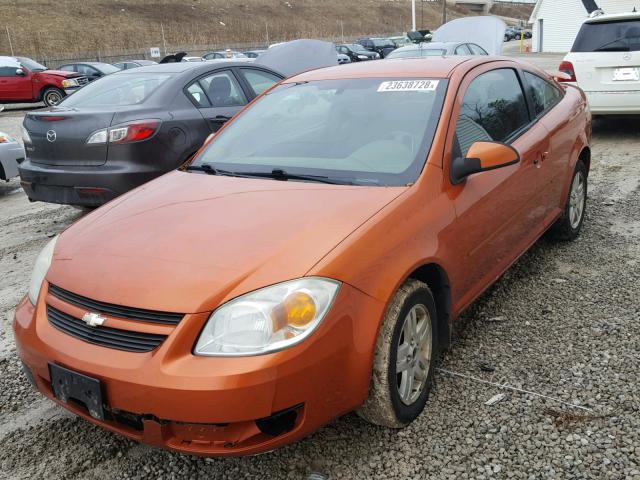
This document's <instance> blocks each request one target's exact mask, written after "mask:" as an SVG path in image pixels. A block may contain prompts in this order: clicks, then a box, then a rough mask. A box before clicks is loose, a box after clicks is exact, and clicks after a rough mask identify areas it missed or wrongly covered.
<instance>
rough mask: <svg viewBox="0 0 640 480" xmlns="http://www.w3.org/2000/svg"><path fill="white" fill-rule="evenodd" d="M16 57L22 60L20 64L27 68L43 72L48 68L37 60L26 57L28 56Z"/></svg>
mask: <svg viewBox="0 0 640 480" xmlns="http://www.w3.org/2000/svg"><path fill="white" fill-rule="evenodd" d="M16 58H17V59H18V61H19V62H20V65H22V66H23V67H25V68H26V69H27V70H30V71H32V72H42V71H44V70H47V67H45V66H44V65H40V64H39V63H38V62H35V61H33V60H31V59H30V58H26V57H16Z"/></svg>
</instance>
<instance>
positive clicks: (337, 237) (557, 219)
mask: <svg viewBox="0 0 640 480" xmlns="http://www.w3.org/2000/svg"><path fill="white" fill-rule="evenodd" d="M232 74H233V73H232ZM590 137H591V115H590V113H589V110H588V106H587V103H586V101H585V96H584V94H583V93H582V91H581V90H579V89H578V88H576V87H573V86H563V85H560V84H558V83H557V82H556V81H555V80H554V79H553V78H552V77H551V76H549V75H548V74H546V73H544V72H542V71H540V70H538V69H537V68H535V67H533V66H531V65H528V64H525V63H519V62H516V61H513V60H509V59H506V58H501V57H487V56H485V57H448V58H447V57H441V58H435V57H430V58H429V59H428V60H424V59H398V60H385V61H378V62H363V63H360V64H353V65H348V66H341V67H330V68H325V69H320V70H315V71H311V72H307V73H303V74H300V75H297V76H295V77H292V78H290V79H288V80H286V81H284V82H283V83H281V84H279V85H277V86H276V87H274V88H272V89H271V90H269V91H267V92H266V93H265V94H264V95H262V96H261V97H259V98H258V99H257V100H256V101H255V102H254V103H253V104H252V105H250V106H249V107H248V108H247V109H245V110H244V111H243V112H241V113H240V114H239V115H238V116H236V117H235V118H234V119H233V120H232V121H230V122H229V123H227V125H226V126H225V128H223V129H221V130H220V131H219V132H218V133H217V134H215V135H214V136H213V137H212V138H210V139H209V140H208V141H207V143H206V144H205V145H204V146H203V148H202V149H201V150H200V152H199V153H198V154H197V155H196V157H195V158H194V160H193V161H192V162H191V163H190V164H189V165H185V166H183V167H181V168H180V169H179V170H177V171H174V172H171V173H169V174H167V175H164V176H162V177H160V178H158V179H156V180H154V181H152V182H150V183H147V184H145V185H143V186H141V187H139V188H137V189H136V190H133V191H131V192H129V193H127V194H125V195H123V196H122V197H119V198H118V199H116V200H114V201H112V202H110V203H108V204H107V205H105V206H104V207H102V208H100V209H98V210H96V211H94V212H92V213H91V214H89V215H87V216H86V217H84V218H83V219H81V220H80V221H78V222H77V223H76V224H74V225H73V226H71V227H70V228H69V229H67V230H66V231H64V232H63V233H62V234H60V235H59V237H56V238H54V239H53V240H52V241H51V242H50V243H49V244H48V245H47V246H46V247H45V248H44V250H43V251H42V252H41V253H40V255H39V257H38V259H37V261H36V265H35V268H34V272H33V276H32V279H31V284H30V286H29V293H28V295H26V296H25V298H24V300H22V302H21V303H20V305H19V306H18V308H17V310H16V314H15V321H14V324H13V326H14V331H15V338H16V342H17V345H18V351H19V354H20V357H21V359H22V361H23V364H24V369H25V372H27V376H28V377H29V379H30V380H31V381H32V382H33V384H34V385H35V387H36V388H37V389H38V390H40V391H41V392H42V393H43V394H44V395H46V396H47V397H49V398H51V399H52V400H54V401H55V402H58V403H59V404H61V405H62V406H64V407H65V408H67V409H69V410H71V411H72V412H74V413H75V414H77V415H79V416H81V417H83V418H85V419H86V420H88V421H90V422H92V423H95V424H97V425H100V426H102V427H104V428H107V429H109V430H112V431H114V432H118V433H120V434H123V435H126V436H128V437H130V438H133V439H136V440H139V441H141V442H145V443H148V444H152V445H155V446H159V447H163V448H168V449H171V450H176V451H180V452H187V453H193V454H199V455H244V454H254V453H259V452H264V451H267V450H272V449H274V448H277V447H279V446H282V445H285V444H287V443H290V442H293V441H296V440H298V439H301V438H303V437H304V436H306V435H308V434H310V433H311V432H313V431H315V430H316V429H318V428H320V427H321V426H322V425H324V424H326V423H327V422H330V421H331V420H332V419H335V418H336V417H339V416H340V415H343V414H345V413H347V412H350V411H357V412H358V414H359V415H360V416H361V417H362V418H364V419H365V420H367V421H369V422H373V423H375V424H379V425H384V426H388V427H392V428H399V427H403V426H405V425H407V424H409V423H410V422H411V421H413V420H414V419H415V418H416V417H418V415H420V413H421V412H422V410H423V409H424V406H425V403H426V401H427V397H428V395H429V388H430V381H431V377H432V375H433V371H434V368H435V362H436V361H437V358H438V354H439V352H440V351H441V350H442V349H443V348H446V347H447V345H448V344H449V339H450V332H451V324H452V322H453V321H454V320H455V319H456V317H458V316H459V314H460V313H461V312H462V311H463V310H464V309H465V308H466V307H468V306H469V304H470V303H471V302H472V301H473V300H474V299H475V298H477V297H478V296H479V295H480V294H481V293H482V292H483V291H484V290H485V289H487V288H488V287H489V286H490V285H491V284H492V282H494V281H495V280H496V279H497V278H498V277H499V276H500V275H501V274H502V273H503V272H504V271H505V270H506V269H507V268H509V266H510V265H511V264H512V263H513V262H514V261H515V260H516V259H517V258H518V257H519V256H520V255H522V254H523V253H524V252H525V251H526V250H527V249H528V248H529V247H530V246H531V245H532V244H533V243H534V242H535V241H536V240H537V239H538V238H539V237H540V236H541V235H542V234H544V233H545V232H547V231H548V232H549V234H550V235H553V236H555V237H556V238H558V239H561V240H570V239H573V238H575V237H576V236H577V235H578V233H579V231H580V228H581V226H582V223H583V219H584V215H585V207H586V198H587V177H588V172H589V163H590V140H591V138H590Z"/></svg>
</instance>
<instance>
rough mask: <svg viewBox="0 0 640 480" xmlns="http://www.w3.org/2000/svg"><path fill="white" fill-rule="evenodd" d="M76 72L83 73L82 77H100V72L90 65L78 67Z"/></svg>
mask: <svg viewBox="0 0 640 480" xmlns="http://www.w3.org/2000/svg"><path fill="white" fill-rule="evenodd" d="M76 72H78V73H81V74H82V75H86V76H88V77H95V76H97V75H99V73H98V71H97V70H96V69H95V68H93V67H90V66H89V65H82V64H80V65H76Z"/></svg>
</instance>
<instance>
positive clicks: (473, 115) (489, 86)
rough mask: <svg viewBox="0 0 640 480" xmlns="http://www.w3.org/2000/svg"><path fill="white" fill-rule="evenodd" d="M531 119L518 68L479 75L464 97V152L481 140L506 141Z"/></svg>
mask: <svg viewBox="0 0 640 480" xmlns="http://www.w3.org/2000/svg"><path fill="white" fill-rule="evenodd" d="M528 123H529V113H528V111H527V104H526V102H525V99H524V93H523V91H522V87H521V86H520V82H519V81H518V77H517V75H516V72H515V70H511V69H506V68H504V69H499V70H492V71H490V72H487V73H483V74H481V75H479V76H478V77H477V78H476V79H475V80H473V81H472V82H471V84H470V85H469V87H468V88H467V91H466V92H465V94H464V98H463V100H462V107H461V109H460V116H459V117H458V124H457V126H456V136H457V139H458V142H459V144H460V153H461V154H462V155H463V156H464V155H466V154H467V152H468V151H469V148H470V147H471V145H473V143H475V142H478V141H496V142H504V141H505V140H507V139H508V138H509V137H510V136H511V135H512V134H513V133H514V132H516V131H517V130H519V129H520V128H522V127H524V126H525V125H527V124H528Z"/></svg>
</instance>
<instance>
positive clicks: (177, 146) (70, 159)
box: [19, 61, 283, 207]
mask: <svg viewBox="0 0 640 480" xmlns="http://www.w3.org/2000/svg"><path fill="white" fill-rule="evenodd" d="M282 78H283V75H281V74H280V73H278V72H276V71H274V70H272V69H269V68H267V67H265V66H260V65H254V64H248V63H240V62H232V61H219V62H206V63H188V62H181V63H168V64H160V65H152V66H147V67H140V68H136V69H132V70H124V71H121V72H118V73H114V74H112V75H109V76H106V77H104V78H101V79H99V80H96V81H95V82H93V83H91V84H89V85H87V86H86V87H84V88H82V89H81V90H79V91H78V92H76V93H74V94H73V95H71V96H69V97H67V98H65V99H64V100H63V101H62V102H61V103H60V104H59V105H58V106H56V107H53V108H51V109H49V110H47V111H40V112H30V113H28V114H27V115H26V117H25V119H24V123H23V129H22V133H23V139H24V145H25V150H26V157H27V158H26V160H25V161H24V162H23V163H22V164H21V165H20V169H19V170H20V178H21V183H22V187H23V188H24V190H25V192H26V193H27V196H28V197H29V199H30V200H39V201H44V202H52V203H64V204H71V205H80V206H87V207H96V206H99V205H102V204H103V203H105V202H107V201H109V200H111V199H113V198H115V197H117V196H118V195H121V194H123V193H125V192H127V191H129V190H131V189H133V188H135V187H137V186H139V185H141V184H143V183H145V182H147V181H149V180H151V179H153V178H155V177H157V176H159V175H161V174H163V173H166V172H168V171H170V170H173V169H175V168H177V167H178V166H180V165H181V164H182V163H184V162H185V161H186V160H188V159H189V158H190V157H191V156H192V155H193V154H194V153H195V152H196V151H197V150H198V149H199V148H200V146H201V145H202V143H203V142H204V140H205V139H206V138H207V136H208V135H210V134H211V133H213V132H215V131H217V130H218V129H219V128H220V127H221V126H222V125H223V124H224V123H225V122H226V121H227V120H229V119H230V118H231V117H232V116H233V115H235V114H236V113H237V112H238V111H239V110H240V109H241V108H242V107H243V106H244V105H246V104H247V103H248V102H250V101H251V100H253V99H254V98H255V97H256V96H257V95H259V94H260V93H262V92H263V91H264V90H266V89H267V88H269V87H270V86H272V85H273V84H274V83H277V82H279V81H280V80H281V79H282Z"/></svg>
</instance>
